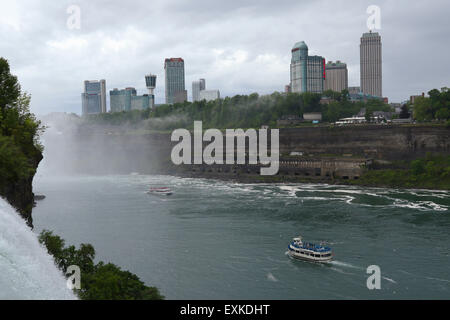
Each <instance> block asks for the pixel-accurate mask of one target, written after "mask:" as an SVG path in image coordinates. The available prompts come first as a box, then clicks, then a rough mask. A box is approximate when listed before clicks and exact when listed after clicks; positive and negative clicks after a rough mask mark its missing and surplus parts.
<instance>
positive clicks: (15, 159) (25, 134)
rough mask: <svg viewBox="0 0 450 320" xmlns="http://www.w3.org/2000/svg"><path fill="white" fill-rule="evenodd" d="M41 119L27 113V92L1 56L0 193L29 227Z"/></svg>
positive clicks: (28, 107)
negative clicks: (38, 119) (32, 184)
mask: <svg viewBox="0 0 450 320" xmlns="http://www.w3.org/2000/svg"><path fill="white" fill-rule="evenodd" d="M43 129H44V128H43V127H42V126H41V124H40V122H39V121H37V120H36V118H35V116H34V115H33V114H32V113H31V112H30V95H28V94H27V93H23V92H21V88H20V84H19V82H18V80H17V77H16V76H14V75H12V74H11V72H10V68H9V64H8V61H7V60H6V59H4V58H1V57H0V195H1V196H4V197H5V198H6V199H7V200H8V201H9V203H11V205H13V206H14V207H16V208H17V209H18V211H19V212H20V213H21V215H22V216H23V217H24V218H25V219H26V220H27V223H28V224H29V225H30V226H31V225H32V219H31V208H32V205H33V193H32V186H31V183H32V178H33V176H34V174H35V172H36V168H37V166H38V164H39V162H40V161H41V159H42V146H41V145H40V144H39V134H40V133H41V132H42V131H43Z"/></svg>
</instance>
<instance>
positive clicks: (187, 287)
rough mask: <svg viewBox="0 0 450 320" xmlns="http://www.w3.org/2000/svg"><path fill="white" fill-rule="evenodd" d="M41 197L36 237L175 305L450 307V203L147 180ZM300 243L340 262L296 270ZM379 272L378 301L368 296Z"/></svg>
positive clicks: (355, 190) (67, 183)
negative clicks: (308, 302) (324, 249)
mask: <svg viewBox="0 0 450 320" xmlns="http://www.w3.org/2000/svg"><path fill="white" fill-rule="evenodd" d="M150 186H168V187H170V188H171V189H172V190H173V191H174V194H173V195H172V196H169V197H167V196H166V197H163V196H154V195H148V194H146V193H145V191H146V190H147V189H148V188H149V187H150ZM34 191H35V193H36V194H44V195H46V196H47V197H46V199H45V200H43V201H40V202H38V206H37V207H36V208H35V209H34V211H33V218H34V224H35V232H40V231H41V230H42V229H50V230H53V231H54V232H55V233H56V234H58V235H60V236H62V237H63V238H64V239H65V240H66V243H67V244H76V245H78V244H80V243H91V244H93V245H94V247H95V249H96V251H97V260H104V261H111V262H113V263H116V264H118V265H120V266H121V267H122V268H124V269H128V270H130V271H131V272H134V273H136V274H137V275H138V276H139V277H140V278H141V279H142V280H143V281H145V282H146V284H148V285H152V286H156V287H158V288H159V289H160V291H161V293H162V294H163V295H165V296H166V298H167V299H431V298H437V299H449V298H450V247H449V246H450V232H449V231H450V193H449V192H443V191H425V190H414V191H411V190H409V191H405V190H393V189H377V188H364V187H349V186H329V185H311V184H290V185H261V184H260V185H251V184H238V183H232V182H224V181H215V180H205V179H187V178H178V177H172V176H148V175H116V176H66V177H53V178H51V177H48V176H43V175H37V176H36V178H35V181H34ZM298 235H302V236H303V238H304V239H305V240H307V241H312V242H321V241H324V242H326V244H327V245H329V246H331V247H332V249H333V251H334V254H335V260H334V261H333V262H332V263H331V264H327V265H320V264H315V263H309V262H302V261H295V260H292V259H291V258H289V257H288V256H287V255H286V251H287V246H288V244H289V242H290V241H291V239H292V238H293V237H295V236H298ZM370 265H377V266H379V267H380V270H381V289H380V290H369V289H368V288H367V286H366V281H367V278H368V277H369V276H370V275H369V274H367V272H366V271H367V267H368V266H370Z"/></svg>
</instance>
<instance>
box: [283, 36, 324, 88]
mask: <svg viewBox="0 0 450 320" xmlns="http://www.w3.org/2000/svg"><path fill="white" fill-rule="evenodd" d="M324 80H325V59H324V58H323V57H321V56H308V46H307V45H306V43H305V42H304V41H301V42H297V43H296V44H295V45H294V48H292V59H291V83H290V90H291V92H313V93H322V92H323V89H324Z"/></svg>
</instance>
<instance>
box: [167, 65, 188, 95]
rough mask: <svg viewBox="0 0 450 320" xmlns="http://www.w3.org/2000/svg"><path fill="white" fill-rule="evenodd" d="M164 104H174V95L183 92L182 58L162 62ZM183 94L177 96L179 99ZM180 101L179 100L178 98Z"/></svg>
mask: <svg viewBox="0 0 450 320" xmlns="http://www.w3.org/2000/svg"><path fill="white" fill-rule="evenodd" d="M164 74H165V78H166V79H165V85H166V86H165V92H166V103H167V104H172V103H174V102H175V95H176V94H177V93H178V92H183V91H185V85H184V60H183V59H182V58H170V59H166V60H165V61H164ZM182 95H183V93H181V94H180V95H179V97H181V96H182ZM180 99H181V98H180Z"/></svg>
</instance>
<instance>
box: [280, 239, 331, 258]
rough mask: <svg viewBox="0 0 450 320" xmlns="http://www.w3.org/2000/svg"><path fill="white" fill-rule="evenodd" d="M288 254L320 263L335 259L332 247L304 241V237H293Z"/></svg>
mask: <svg viewBox="0 0 450 320" xmlns="http://www.w3.org/2000/svg"><path fill="white" fill-rule="evenodd" d="M288 254H289V256H291V257H292V258H295V259H300V260H306V261H312V262H320V263H324V262H330V261H331V260H332V259H333V252H332V250H331V248H329V247H325V246H322V245H316V244H314V243H308V242H303V241H302V237H297V238H294V239H293V241H292V242H291V243H290V244H289V246H288Z"/></svg>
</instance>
